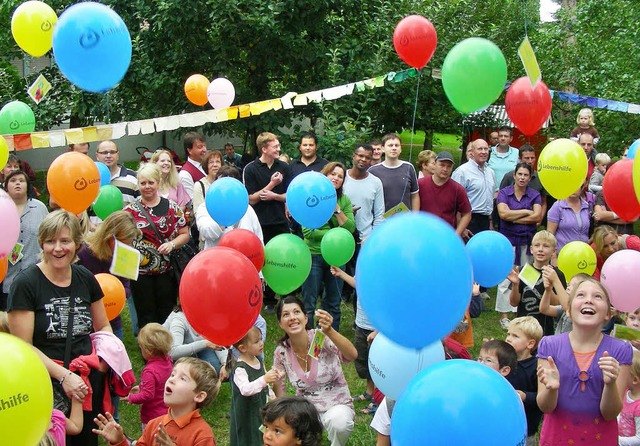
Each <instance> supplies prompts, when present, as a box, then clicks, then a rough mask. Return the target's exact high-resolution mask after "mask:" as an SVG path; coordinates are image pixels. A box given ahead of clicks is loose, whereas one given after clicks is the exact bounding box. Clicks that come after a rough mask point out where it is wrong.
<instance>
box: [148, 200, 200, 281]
mask: <svg viewBox="0 0 640 446" xmlns="http://www.w3.org/2000/svg"><path fill="white" fill-rule="evenodd" d="M140 211H141V212H142V214H143V215H144V217H145V218H146V219H147V221H148V222H149V225H151V229H153V232H155V233H156V235H157V236H158V238H159V239H160V240H164V241H165V243H168V242H170V240H167V239H166V238H164V237H163V236H162V235H161V234H160V231H158V227H157V226H156V224H155V223H154V222H153V220H152V219H151V216H150V215H149V213H148V212H147V210H146V209H145V208H144V205H143V204H142V203H140ZM196 254H197V252H196V251H195V249H193V247H192V246H191V245H189V243H186V244H184V245H182V246H181V247H180V248H178V249H174V250H172V251H171V252H170V253H169V264H170V265H171V273H172V274H173V276H174V277H175V279H176V282H177V283H178V284H180V279H181V278H182V273H183V272H184V269H185V268H186V267H187V264H188V263H189V261H191V259H193V258H194V257H195V255H196Z"/></svg>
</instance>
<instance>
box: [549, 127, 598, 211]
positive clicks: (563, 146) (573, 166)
mask: <svg viewBox="0 0 640 446" xmlns="http://www.w3.org/2000/svg"><path fill="white" fill-rule="evenodd" d="M587 167H588V165H587V155H585V153H584V150H583V149H582V147H580V146H579V145H578V143H576V142H574V141H571V140H570V139H566V138H560V139H556V140H555V141H551V142H550V143H549V144H547V146H546V147H545V148H544V149H542V152H541V153H540V157H539V158H538V177H539V178H540V182H541V183H542V185H543V186H544V188H545V190H546V191H547V192H548V193H549V194H550V195H551V196H553V197H555V198H557V199H558V200H563V199H565V198H567V197H568V196H569V195H571V194H572V193H574V192H576V191H577V190H578V189H580V187H582V183H584V180H585V179H586V177H587Z"/></svg>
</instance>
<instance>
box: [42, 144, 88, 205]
mask: <svg viewBox="0 0 640 446" xmlns="http://www.w3.org/2000/svg"><path fill="white" fill-rule="evenodd" d="M47 188H48V189H49V193H50V194H51V197H53V199H54V201H55V202H56V203H58V205H59V206H60V207H61V208H62V209H65V210H67V211H69V212H72V213H74V214H76V215H78V214H80V213H82V212H83V211H85V210H86V209H87V208H88V207H89V206H91V204H92V203H93V202H94V201H95V200H96V198H97V197H98V192H99V191H100V171H99V170H98V167H97V166H96V163H95V162H94V161H93V160H92V159H91V158H89V157H88V156H87V155H83V154H82V153H79V152H67V153H65V154H63V155H60V156H59V157H57V158H56V159H55V160H53V163H51V166H50V167H49V171H48V172H47Z"/></svg>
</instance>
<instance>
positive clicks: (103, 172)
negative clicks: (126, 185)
mask: <svg viewBox="0 0 640 446" xmlns="http://www.w3.org/2000/svg"><path fill="white" fill-rule="evenodd" d="M96 166H98V172H100V187H102V186H107V185H109V184H111V171H109V168H108V167H107V165H106V164H105V163H101V162H100V161H96Z"/></svg>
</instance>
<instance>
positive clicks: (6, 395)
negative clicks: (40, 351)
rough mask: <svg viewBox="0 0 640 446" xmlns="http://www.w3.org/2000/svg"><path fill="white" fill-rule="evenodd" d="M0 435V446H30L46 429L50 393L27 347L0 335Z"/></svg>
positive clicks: (46, 375)
mask: <svg viewBox="0 0 640 446" xmlns="http://www.w3.org/2000/svg"><path fill="white" fill-rule="evenodd" d="M0 358H2V361H1V362H0V383H2V385H0V409H1V410H0V432H2V434H0V435H1V437H2V444H10V445H12V446H34V445H36V444H38V443H39V442H40V439H41V438H42V437H43V435H44V434H45V432H46V431H47V430H48V429H49V422H50V420H51V412H52V410H53V389H52V388H51V378H50V377H49V373H48V372H47V369H46V367H45V366H44V364H43V362H42V361H41V360H40V358H39V357H38V355H36V353H35V352H34V351H33V349H32V348H31V346H30V345H29V344H27V343H26V342H24V341H22V340H21V339H19V338H17V337H15V336H12V335H10V334H7V333H0Z"/></svg>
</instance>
